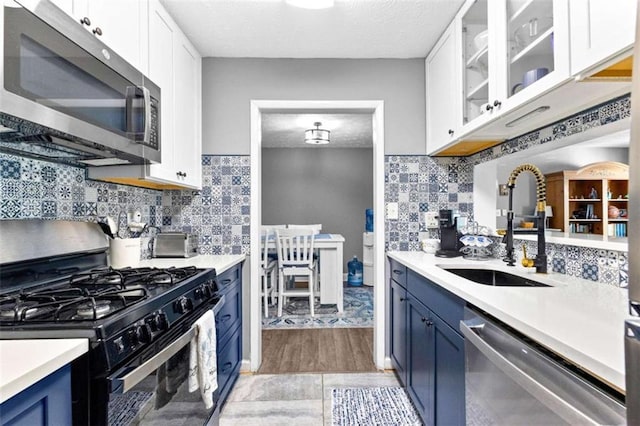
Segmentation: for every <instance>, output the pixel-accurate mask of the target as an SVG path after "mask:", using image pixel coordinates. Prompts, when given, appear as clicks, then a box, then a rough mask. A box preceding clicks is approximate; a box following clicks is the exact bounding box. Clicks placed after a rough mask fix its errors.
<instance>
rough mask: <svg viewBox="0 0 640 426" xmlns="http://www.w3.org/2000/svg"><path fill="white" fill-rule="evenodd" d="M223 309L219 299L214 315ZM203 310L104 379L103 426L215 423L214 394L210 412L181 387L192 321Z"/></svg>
mask: <svg viewBox="0 0 640 426" xmlns="http://www.w3.org/2000/svg"><path fill="white" fill-rule="evenodd" d="M223 305H224V300H223V298H221V299H220V301H219V302H218V303H217V304H216V305H215V307H214V308H213V310H214V314H216V313H217V311H219V310H220V309H221V308H222V306H223ZM204 311H206V309H205V310H202V311H197V312H196V313H194V315H192V316H191V318H193V320H189V321H185V322H184V323H183V324H182V325H181V327H177V328H175V329H172V330H170V331H169V333H167V334H166V335H164V336H163V337H162V338H160V339H158V340H157V341H156V342H154V343H153V347H150V348H147V349H145V350H143V353H142V354H140V355H139V356H137V357H135V358H134V359H133V360H131V361H129V362H128V363H127V365H125V366H123V367H121V368H120V369H118V371H116V372H115V373H113V374H111V375H110V376H109V377H108V378H107V380H108V381H109V385H110V394H109V406H108V416H107V418H108V423H109V425H129V424H136V425H137V424H140V425H157V424H175V425H217V424H218V417H219V406H218V404H217V399H218V398H217V394H218V391H215V392H214V406H213V408H212V409H208V410H207V409H206V408H205V405H204V402H203V401H202V397H201V395H200V392H199V391H197V390H196V391H195V392H189V390H188V383H187V382H188V375H189V349H190V344H191V339H192V338H193V336H194V335H195V328H194V327H193V323H194V322H195V320H197V319H198V318H199V317H200V316H201V315H202V314H203V313H204Z"/></svg>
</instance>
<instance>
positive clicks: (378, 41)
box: [161, 0, 463, 58]
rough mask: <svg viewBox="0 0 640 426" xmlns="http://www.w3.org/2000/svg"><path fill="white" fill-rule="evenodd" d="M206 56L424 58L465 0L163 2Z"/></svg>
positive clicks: (234, 0) (175, 0)
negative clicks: (315, 4)
mask: <svg viewBox="0 0 640 426" xmlns="http://www.w3.org/2000/svg"><path fill="white" fill-rule="evenodd" d="M161 1H162V3H163V4H164V6H165V7H166V8H167V9H168V11H169V13H170V14H171V16H172V17H173V18H174V19H175V20H176V22H177V23H178V25H179V26H180V28H181V29H182V30H183V31H184V32H185V33H186V35H187V37H188V38H189V39H190V40H191V42H192V43H193V44H194V45H195V47H196V48H197V49H198V51H199V52H200V54H201V55H202V56H204V57H241V58H242V57H245V58H424V57H426V56H427V54H428V53H429V51H430V50H431V48H432V47H433V45H434V44H435V42H436V41H437V39H438V37H439V36H440V35H441V34H442V33H443V31H444V30H445V28H446V27H447V25H448V24H449V22H451V20H452V18H453V16H454V15H455V13H456V12H457V11H458V9H459V8H460V5H461V4H462V3H463V1H462V0H335V6H334V7H332V8H330V9H323V10H308V9H299V8H296V7H293V6H290V5H288V4H286V3H285V2H284V0H161Z"/></svg>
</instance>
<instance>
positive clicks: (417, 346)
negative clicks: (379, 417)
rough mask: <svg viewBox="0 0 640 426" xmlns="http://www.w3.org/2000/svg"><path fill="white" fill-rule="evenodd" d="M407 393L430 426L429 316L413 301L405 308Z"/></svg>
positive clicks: (431, 359) (431, 362)
mask: <svg viewBox="0 0 640 426" xmlns="http://www.w3.org/2000/svg"><path fill="white" fill-rule="evenodd" d="M407 329H408V333H409V338H408V339H407V340H408V350H407V352H408V357H409V361H408V365H407V392H408V394H409V395H410V396H411V399H412V401H413V404H414V405H415V407H416V409H417V410H418V413H419V414H420V416H421V417H422V420H423V421H424V423H425V424H427V425H431V424H434V404H433V401H434V398H435V394H434V384H435V382H434V364H435V359H434V357H435V352H434V350H433V349H434V345H433V337H434V334H433V321H432V320H431V312H430V311H429V309H427V308H426V307H425V306H424V305H423V304H422V303H420V302H418V301H417V299H415V298H414V297H411V296H409V304H408V307H407Z"/></svg>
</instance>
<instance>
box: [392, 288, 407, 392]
mask: <svg viewBox="0 0 640 426" xmlns="http://www.w3.org/2000/svg"><path fill="white" fill-rule="evenodd" d="M390 298H391V306H390V307H391V353H390V357H391V363H392V365H393V368H395V370H396V374H397V375H398V378H399V379H400V382H402V384H403V385H405V386H406V384H407V290H405V288H404V287H402V286H401V285H400V284H398V283H397V282H395V281H393V280H391V291H390Z"/></svg>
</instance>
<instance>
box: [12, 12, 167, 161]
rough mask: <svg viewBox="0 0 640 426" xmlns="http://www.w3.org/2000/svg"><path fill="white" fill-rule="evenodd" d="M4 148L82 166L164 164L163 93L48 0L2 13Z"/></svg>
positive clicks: (18, 153)
mask: <svg viewBox="0 0 640 426" xmlns="http://www.w3.org/2000/svg"><path fill="white" fill-rule="evenodd" d="M0 13H2V15H3V16H0V18H1V20H2V22H3V24H4V25H3V27H4V30H3V32H4V34H3V36H4V42H3V43H2V44H1V45H0V62H1V64H0V65H1V67H0V80H1V81H2V87H1V88H0V151H1V152H5V153H10V154H16V155H23V156H29V157H34V158H39V159H43V160H49V161H56V162H63V163H72V164H75V165H91V166H101V165H115V164H148V163H158V162H160V147H161V141H160V113H161V102H160V88H159V87H158V86H157V85H155V84H154V83H153V82H152V81H150V80H149V79H148V78H147V77H145V76H144V75H143V74H142V73H141V72H140V71H138V70H137V69H136V68H134V67H133V66H132V65H130V64H129V63H128V62H126V61H125V60H124V59H122V58H121V57H120V56H118V54H117V53H116V52H114V51H113V50H111V49H110V48H109V47H108V46H106V45H105V44H104V43H102V42H101V41H100V40H98V39H97V38H96V37H95V36H94V35H93V34H91V33H89V32H88V31H86V30H85V29H84V28H83V27H82V25H81V24H79V23H78V22H76V21H75V20H74V19H73V18H72V17H71V16H69V15H67V14H66V13H65V12H63V11H62V10H60V9H59V8H58V7H57V6H56V5H54V4H53V3H51V2H50V1H49V0H4V5H3V7H2V10H1V11H0Z"/></svg>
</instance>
